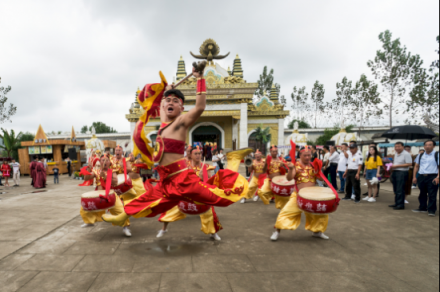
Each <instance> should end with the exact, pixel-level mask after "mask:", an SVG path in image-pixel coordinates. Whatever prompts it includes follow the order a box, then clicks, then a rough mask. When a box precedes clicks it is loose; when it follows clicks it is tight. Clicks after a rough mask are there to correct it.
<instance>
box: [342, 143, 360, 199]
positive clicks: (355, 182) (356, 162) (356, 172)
mask: <svg viewBox="0 0 440 292" xmlns="http://www.w3.org/2000/svg"><path fill="white" fill-rule="evenodd" d="M363 164H364V159H363V158H362V153H360V152H359V148H358V146H357V144H350V153H349V154H348V160H347V169H346V171H345V173H344V178H346V179H347V186H346V188H345V189H346V192H345V198H343V199H342V200H344V201H350V200H352V198H351V197H352V194H353V189H354V194H355V196H354V202H355V203H356V204H358V203H360V202H361V169H362V165H363Z"/></svg>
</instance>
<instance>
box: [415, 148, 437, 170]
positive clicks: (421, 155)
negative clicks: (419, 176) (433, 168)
mask: <svg viewBox="0 0 440 292" xmlns="http://www.w3.org/2000/svg"><path fill="white" fill-rule="evenodd" d="M423 154H425V152H423V153H422V154H420V159H419V165H420V163H421V162H422V157H423ZM434 158H435V163H437V166H439V165H438V151H435V154H434ZM439 167H440V166H439Z"/></svg>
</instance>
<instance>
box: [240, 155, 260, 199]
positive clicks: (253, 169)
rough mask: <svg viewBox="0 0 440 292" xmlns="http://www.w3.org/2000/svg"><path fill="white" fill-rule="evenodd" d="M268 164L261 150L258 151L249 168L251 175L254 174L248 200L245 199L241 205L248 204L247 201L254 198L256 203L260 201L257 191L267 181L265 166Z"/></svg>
mask: <svg viewBox="0 0 440 292" xmlns="http://www.w3.org/2000/svg"><path fill="white" fill-rule="evenodd" d="M265 164H266V160H264V159H263V154H262V153H261V152H260V150H258V149H257V151H255V160H254V162H253V164H252V166H250V167H249V173H251V174H252V173H253V176H252V179H251V181H250V183H249V191H248V193H247V196H246V198H243V199H242V200H241V201H240V203H242V204H244V203H246V199H252V198H254V201H258V198H259V197H258V195H257V191H258V189H259V188H261V187H262V186H263V184H264V180H265V179H266V175H265V172H264V166H265Z"/></svg>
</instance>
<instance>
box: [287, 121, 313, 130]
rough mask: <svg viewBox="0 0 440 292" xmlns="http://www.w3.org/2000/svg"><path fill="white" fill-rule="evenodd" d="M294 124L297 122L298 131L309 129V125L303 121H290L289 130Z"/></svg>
mask: <svg viewBox="0 0 440 292" xmlns="http://www.w3.org/2000/svg"><path fill="white" fill-rule="evenodd" d="M296 122H298V128H299V129H310V128H311V126H310V124H309V123H307V122H306V121H304V120H292V121H290V123H289V125H288V127H289V129H293V128H294V125H295V123H296Z"/></svg>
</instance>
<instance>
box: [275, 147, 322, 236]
mask: <svg viewBox="0 0 440 292" xmlns="http://www.w3.org/2000/svg"><path fill="white" fill-rule="evenodd" d="M311 161H312V151H311V148H309V147H308V146H306V147H304V148H303V149H301V151H300V161H298V162H297V163H296V164H293V163H291V162H289V163H288V164H287V166H288V168H289V172H288V174H287V180H288V181H292V180H294V179H295V180H296V185H297V187H298V192H299V191H300V190H301V189H304V188H308V187H314V186H316V184H317V180H321V178H320V177H319V171H316V170H315V168H314V167H313V166H312V164H311ZM297 194H298V193H297V192H294V193H293V194H292V196H291V197H290V198H288V199H289V201H288V203H287V204H286V205H285V206H284V208H283V209H282V210H281V212H280V214H279V215H278V218H277V222H276V224H275V228H276V229H277V230H276V231H275V232H274V233H273V234H272V237H271V238H270V239H271V240H272V241H277V240H278V238H279V236H280V232H281V230H296V229H297V228H298V227H299V225H300V224H301V214H302V211H301V209H299V208H298V204H297ZM305 215H306V230H309V231H312V232H313V237H316V238H322V239H329V237H328V236H326V235H325V234H324V232H325V231H326V230H327V226H328V218H329V216H328V215H315V214H310V213H305Z"/></svg>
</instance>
